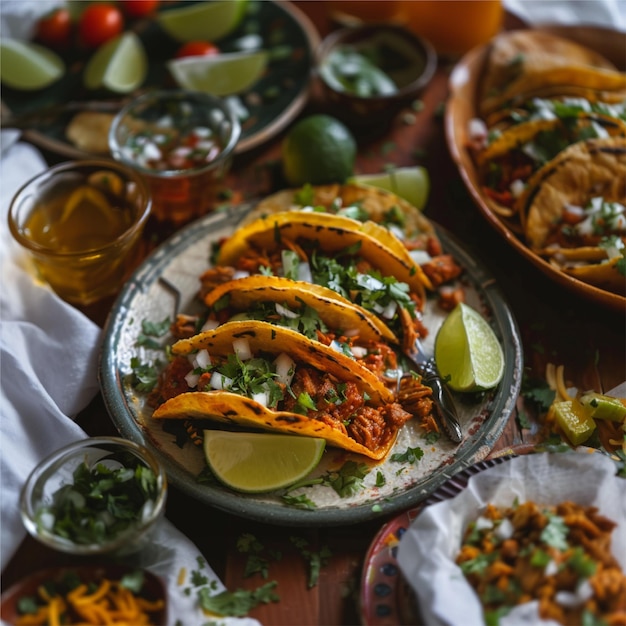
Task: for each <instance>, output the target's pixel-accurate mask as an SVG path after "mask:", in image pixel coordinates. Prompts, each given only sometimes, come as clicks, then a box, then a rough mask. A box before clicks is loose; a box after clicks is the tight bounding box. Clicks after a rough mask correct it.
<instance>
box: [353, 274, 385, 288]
mask: <svg viewBox="0 0 626 626" xmlns="http://www.w3.org/2000/svg"><path fill="white" fill-rule="evenodd" d="M356 281H357V283H358V284H359V285H360V286H361V287H364V288H365V289H369V290H371V291H380V290H381V289H382V288H383V287H384V285H383V283H382V282H381V281H380V280H378V278H374V276H370V275H369V274H358V275H357V277H356Z"/></svg>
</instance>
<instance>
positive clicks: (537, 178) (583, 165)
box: [518, 137, 626, 250]
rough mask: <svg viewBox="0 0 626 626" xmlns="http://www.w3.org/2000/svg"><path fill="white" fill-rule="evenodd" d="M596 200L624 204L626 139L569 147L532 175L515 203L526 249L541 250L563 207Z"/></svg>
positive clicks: (597, 140)
mask: <svg viewBox="0 0 626 626" xmlns="http://www.w3.org/2000/svg"><path fill="white" fill-rule="evenodd" d="M597 196H600V197H602V198H605V199H606V200H607V201H611V202H620V203H622V204H624V203H626V137H611V138H606V139H589V140H587V141H581V142H578V143H576V144H573V145H571V146H569V147H568V148H566V149H565V150H564V151H562V152H561V153H559V155H558V156H557V157H556V158H555V159H553V160H552V161H551V162H549V163H547V164H546V165H545V166H544V167H542V168H540V169H539V170H538V171H537V172H536V173H535V174H534V176H533V177H532V178H531V179H530V180H529V181H528V184H527V187H526V191H525V192H524V193H523V194H522V196H520V198H519V200H518V202H519V205H520V214H521V215H522V216H523V225H524V233H525V237H526V240H527V241H528V243H529V245H530V247H531V248H533V249H535V250H539V249H541V248H543V247H544V246H545V244H546V241H547V239H548V237H549V235H550V233H551V232H552V231H553V229H554V227H555V224H558V223H559V222H560V221H561V216H562V212H563V207H564V206H566V205H568V204H570V205H575V206H581V207H584V206H586V205H587V204H588V202H589V201H590V200H591V198H593V197H597Z"/></svg>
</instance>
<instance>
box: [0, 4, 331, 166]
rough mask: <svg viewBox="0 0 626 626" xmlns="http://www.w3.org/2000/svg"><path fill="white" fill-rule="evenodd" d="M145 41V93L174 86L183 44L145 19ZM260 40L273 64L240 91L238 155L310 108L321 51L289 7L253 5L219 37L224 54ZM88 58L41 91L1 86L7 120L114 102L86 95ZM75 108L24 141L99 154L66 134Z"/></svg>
mask: <svg viewBox="0 0 626 626" xmlns="http://www.w3.org/2000/svg"><path fill="white" fill-rule="evenodd" d="M131 27H132V28H133V30H135V32H136V33H137V35H138V36H139V37H140V39H141V40H142V42H143V44H144V47H145V49H146V51H147V53H148V56H149V59H150V68H149V73H148V77H147V78H146V81H145V83H144V85H142V87H141V90H146V89H149V88H154V87H159V88H175V87H176V85H175V84H174V83H173V80H172V79H171V77H170V76H169V72H168V70H167V68H166V65H165V63H166V62H167V60H168V59H170V58H172V57H173V56H174V54H175V52H176V50H177V49H178V47H179V46H180V45H181V44H180V43H178V42H176V41H174V40H172V39H171V38H170V37H168V36H167V34H166V33H165V32H164V31H163V30H162V29H161V28H160V27H159V26H158V25H157V24H156V23H155V22H154V20H152V19H149V18H145V19H142V20H140V21H137V22H134V23H132V24H131ZM251 34H252V35H255V34H256V35H260V36H261V38H262V40H263V48H265V49H267V50H269V51H270V56H271V61H270V63H269V64H268V69H267V71H266V73H265V74H264V76H262V77H261V79H260V80H259V81H258V82H257V83H256V84H255V85H253V86H252V87H251V88H250V89H249V90H248V91H247V92H245V93H242V94H238V97H239V100H240V102H241V104H243V106H245V108H246V109H247V111H248V113H249V116H248V117H247V118H246V119H245V120H243V121H242V136H241V140H240V141H239V144H238V145H237V148H236V149H235V153H236V154H240V153H242V152H246V151H248V150H251V149H252V148H255V147H257V146H259V145H261V144H262V143H264V142H266V141H267V140H269V139H270V138H272V137H274V136H275V135H276V134H278V133H279V132H280V131H281V130H283V128H285V127H286V126H287V124H289V122H290V121H292V120H293V119H294V118H295V117H296V116H297V115H298V113H300V111H301V110H302V109H303V107H304V106H305V104H306V102H307V100H308V96H309V87H310V81H311V78H312V69H313V67H314V65H315V52H316V49H317V47H318V46H319V44H320V37H319V34H318V32H317V30H316V28H315V26H314V25H313V24H312V23H311V21H310V20H309V18H308V17H307V16H306V15H305V14H304V13H303V12H302V11H300V9H298V8H297V7H296V6H294V5H293V4H292V3H290V2H276V1H273V0H272V1H269V0H267V1H264V0H249V3H248V8H247V13H246V17H245V19H244V20H243V21H242V23H241V24H240V25H239V26H238V27H237V30H236V31H235V32H234V33H232V34H230V35H229V36H228V37H226V38H224V39H221V40H219V41H218V42H216V43H217V45H218V46H219V47H220V50H221V51H223V52H230V51H233V50H237V49H238V47H237V42H238V40H240V39H241V38H242V37H244V36H247V35H251ZM88 58H89V57H87V58H84V55H83V58H77V59H72V60H71V62H70V63H68V71H67V73H66V75H65V76H64V77H63V78H62V79H61V80H59V81H57V82H56V83H54V84H53V85H51V86H50V87H47V88H45V89H41V90H38V91H35V92H32V91H18V90H15V89H9V88H7V87H5V86H4V85H3V86H2V107H3V116H4V114H5V113H9V112H10V113H12V114H13V115H16V116H18V115H20V114H25V113H31V112H33V111H37V110H39V109H41V110H44V111H45V110H46V109H48V107H55V106H56V105H59V104H61V103H67V102H71V103H80V102H82V101H85V100H99V101H107V102H108V101H111V102H112V103H113V106H114V107H115V106H116V105H115V100H116V96H115V94H112V93H100V92H88V91H87V90H86V89H85V88H84V87H83V86H82V73H83V70H84V67H85V63H86V61H87V60H88ZM76 110H80V106H79V107H77V108H76V109H75V110H72V111H68V112H64V113H62V114H58V115H57V114H55V115H50V116H42V117H40V118H39V119H38V120H37V119H35V120H33V121H32V123H31V124H30V125H29V127H28V128H27V129H26V130H25V131H24V137H25V138H26V139H28V140H29V141H31V142H32V143H34V144H36V145H38V146H40V147H41V148H43V149H46V150H51V151H52V152H55V153H58V154H61V155H63V156H66V157H69V158H84V157H87V156H93V155H91V154H88V153H86V152H85V151H84V150H81V149H79V148H77V147H76V146H75V145H74V144H72V143H71V142H70V141H68V139H67V138H66V136H65V129H66V127H67V125H68V124H69V123H70V121H71V120H72V117H73V116H74V115H75V114H76Z"/></svg>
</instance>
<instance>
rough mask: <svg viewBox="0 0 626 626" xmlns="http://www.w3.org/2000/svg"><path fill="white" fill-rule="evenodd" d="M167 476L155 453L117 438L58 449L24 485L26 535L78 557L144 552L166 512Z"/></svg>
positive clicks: (94, 439)
mask: <svg viewBox="0 0 626 626" xmlns="http://www.w3.org/2000/svg"><path fill="white" fill-rule="evenodd" d="M166 499H167V478H166V475H165V470H164V469H163V467H162V465H161V464H160V463H159V462H158V461H157V459H156V458H155V457H154V456H153V454H152V453H151V452H150V451H149V450H147V449H146V448H144V447H143V446H140V445H138V444H136V443H134V442H132V441H128V440H126V439H121V438H118V437H91V438H87V439H83V440H81V441H77V442H75V443H72V444H70V445H68V446H65V447H63V448H61V449H60V450H57V451H56V452H54V453H53V454H51V455H50V456H48V457H47V458H46V459H44V460H43V461H42V462H41V463H40V464H39V465H38V466H37V467H35V469H34V470H33V471H32V472H31V474H30V476H29V477H28V479H27V480H26V483H25V484H24V487H23V488H22V492H21V496H20V513H21V516H22V521H23V523H24V526H25V527H26V530H27V531H28V532H29V533H30V534H31V535H32V536H33V537H34V538H35V539H37V540H38V541H40V542H41V543H43V544H45V545H46V546H48V547H50V548H53V549H55V550H59V551H61V552H66V553H69V554H74V555H97V554H107V555H115V556H123V555H126V554H132V553H135V552H137V551H139V550H141V548H143V547H144V546H145V545H146V544H147V543H148V542H149V541H150V537H151V532H150V531H151V530H153V529H154V528H155V526H156V524H157V522H158V520H159V519H160V518H161V517H162V515H163V513H164V511H165V502H166Z"/></svg>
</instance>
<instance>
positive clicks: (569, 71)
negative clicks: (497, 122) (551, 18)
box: [479, 30, 626, 116]
mask: <svg viewBox="0 0 626 626" xmlns="http://www.w3.org/2000/svg"><path fill="white" fill-rule="evenodd" d="M546 87H554V88H560V87H567V88H571V87H581V88H586V89H593V90H597V91H608V92H610V91H618V90H624V89H626V74H624V73H623V72H620V71H618V69H617V68H616V67H615V65H614V64H613V63H611V62H610V61H609V60H608V59H606V58H605V57H603V56H602V55H601V54H599V53H597V52H595V51H593V50H591V49H589V48H587V47H586V46H583V45H580V44H578V43H576V42H574V41H571V40H569V39H566V38H564V37H560V36H557V35H554V34H551V33H548V32H546V31H541V30H519V31H510V32H506V33H502V34H501V35H498V36H497V37H495V38H494V39H493V40H492V42H491V44H490V47H489V50H488V54H487V60H486V63H485V68H484V72H483V82H482V84H481V88H480V94H481V95H480V101H479V112H480V114H481V116H485V115H488V114H489V113H491V112H493V111H495V110H497V109H501V108H504V107H508V106H509V104H510V101H511V100H513V99H515V98H516V97H518V96H519V95H520V94H526V95H528V94H529V93H531V92H533V91H536V90H537V89H538V88H542V89H543V88H546Z"/></svg>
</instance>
